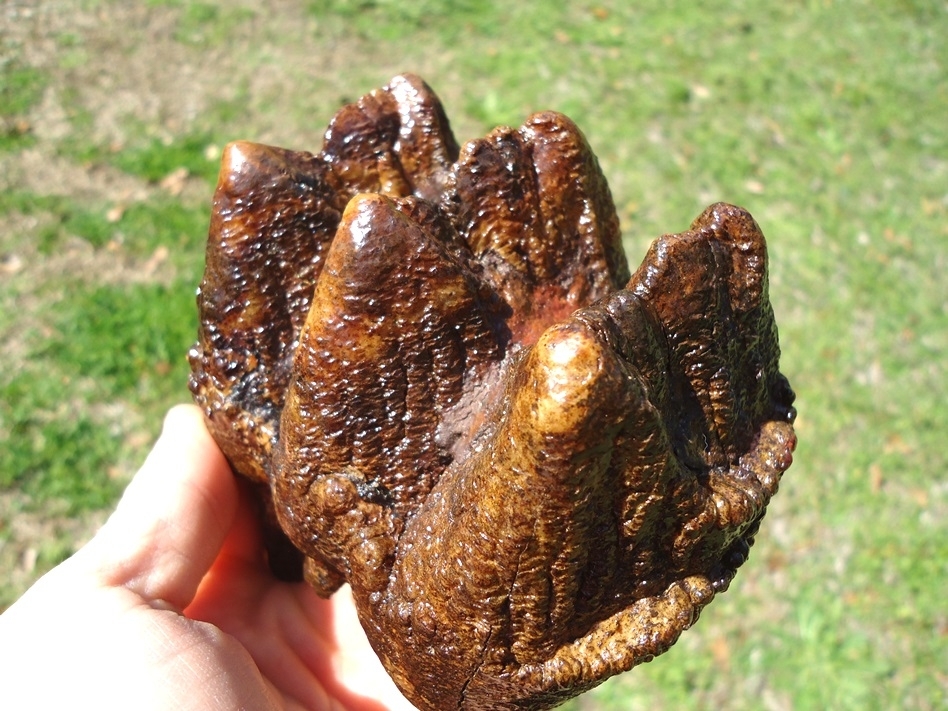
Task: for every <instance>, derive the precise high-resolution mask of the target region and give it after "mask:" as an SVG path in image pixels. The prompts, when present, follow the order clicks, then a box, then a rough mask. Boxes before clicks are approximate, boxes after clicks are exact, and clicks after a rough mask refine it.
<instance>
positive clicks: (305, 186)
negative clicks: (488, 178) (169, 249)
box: [190, 142, 343, 481]
mask: <svg viewBox="0 0 948 711" xmlns="http://www.w3.org/2000/svg"><path fill="white" fill-rule="evenodd" d="M326 172H327V171H326V167H325V165H324V164H323V162H322V161H321V160H319V159H318V158H316V157H314V156H313V155H311V154H309V153H296V152H293V151H287V150H284V149H281V148H273V147H271V146H264V145H259V144H254V143H248V142H239V143H232V144H230V145H228V146H227V147H226V148H225V149H224V153H223V157H222V160H221V171H220V177H219V180H218V185H217V190H216V192H215V195H214V207H213V213H212V216H211V225H210V230H209V235H208V246H207V256H206V267H205V273H204V280H203V282H202V284H201V288H200V291H199V295H198V306H199V311H200V319H201V323H200V333H199V342H198V345H197V346H195V348H194V349H192V352H191V353H190V359H191V365H192V371H193V373H194V375H192V379H191V388H192V390H193V391H194V394H195V399H196V401H197V402H198V404H199V405H201V406H202V407H203V408H204V409H205V412H206V414H207V415H208V420H209V425H210V428H211V430H212V432H213V434H214V435H215V437H216V438H217V440H218V442H219V443H220V444H221V448H222V449H223V450H224V453H225V454H226V455H227V457H228V458H229V459H230V461H231V464H232V465H233V466H234V468H235V469H236V470H237V471H240V472H241V473H243V474H245V475H247V476H250V477H251V478H253V479H256V480H258V481H266V475H267V472H268V470H269V457H270V444H271V441H272V439H273V438H274V437H275V434H276V431H277V420H278V418H279V411H280V409H281V408H282V406H283V393H284V390H285V388H286V383H287V380H288V377H289V360H290V358H291V355H292V353H291V348H290V347H289V346H290V344H291V343H292V342H293V341H294V340H295V339H296V333H297V332H298V331H299V327H300V325H301V324H302V321H303V319H304V318H305V315H306V312H307V311H308V309H309V304H310V299H311V296H312V289H313V285H314V284H315V282H316V276H317V275H318V273H319V270H320V268H321V266H322V260H323V257H324V255H325V252H326V250H327V248H328V245H329V242H330V241H331V240H332V237H333V235H334V234H335V231H336V226H337V225H338V222H339V218H340V215H341V211H342V207H343V205H342V204H340V199H339V197H338V196H337V194H336V192H335V191H334V190H333V188H332V187H331V186H330V185H329V183H328V182H327V181H326ZM261 235H266V236H267V237H266V239H261Z"/></svg>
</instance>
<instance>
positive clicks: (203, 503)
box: [77, 406, 238, 610]
mask: <svg viewBox="0 0 948 711" xmlns="http://www.w3.org/2000/svg"><path fill="white" fill-rule="evenodd" d="M237 502H238V489H237V483H236V481H235V479H234V477H233V475H232V473H231V470H230V467H229V466H228V464H227V461H226V460H225V459H224V456H223V455H222V454H221V452H220V450H219V449H218V447H217V445H216V444H215V443H214V440H213V439H212V438H211V436H210V435H209V434H208V432H207V430H206V429H205V427H204V421H203V418H202V416H201V413H200V411H199V410H198V409H197V408H196V407H194V406H178V407H175V408H174V409H172V410H171V411H170V412H169V413H168V415H167V417H166V418H165V423H164V428H163V430H162V433H161V436H160V437H159V439H158V441H157V442H156V443H155V447H154V449H152V451H151V453H150V454H149V455H148V458H147V459H146V460H145V463H144V465H142V468H141V469H140V470H139V472H138V474H136V475H135V478H134V479H133V480H132V483H131V484H129V486H128V488H127V490H126V492H125V494H124V496H123V497H122V500H121V501H120V502H119V505H118V508H117V509H116V511H115V513H114V514H113V515H112V516H111V518H110V519H109V520H108V522H107V523H106V524H105V526H104V527H103V528H102V530H101V531H100V532H99V533H98V534H97V535H96V537H95V538H94V539H93V540H92V541H91V542H90V544H89V546H87V547H86V548H85V549H83V551H82V556H81V560H82V561H84V564H85V565H87V566H89V567H90V568H91V569H92V570H93V572H94V573H95V574H96V575H98V576H99V577H100V580H101V581H102V583H103V584H104V585H106V586H119V585H122V586H125V587H127V588H129V589H130V590H132V591H133V592H135V593H136V594H138V595H139V596H141V597H142V598H143V599H144V600H146V601H147V602H149V603H151V604H153V605H156V606H159V607H170V608H172V609H175V610H182V609H183V608H184V607H186V606H187V605H188V603H189V602H190V601H191V599H192V598H193V597H194V593H195V591H196V589H197V586H198V584H199V583H200V581H201V579H202V578H203V576H204V574H205V573H206V572H207V570H208V569H209V568H210V566H211V564H212V563H213V561H214V559H215V558H216V557H217V554H218V552H219V550H220V548H221V545H222V544H223V542H224V539H225V537H226V535H227V533H228V531H229V530H230V528H231V523H232V521H233V519H234V515H235V512H236V509H237ZM79 557H80V556H77V558H79ZM77 562H78V561H77Z"/></svg>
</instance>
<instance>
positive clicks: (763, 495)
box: [190, 76, 795, 709]
mask: <svg viewBox="0 0 948 711" xmlns="http://www.w3.org/2000/svg"><path fill="white" fill-rule="evenodd" d="M766 275H767V256H766V247H765V244H764V239H763V236H762V235H761V233H760V230H759V227H758V226H757V224H756V223H755V222H754V220H753V219H752V218H751V217H750V215H748V214H747V213H746V212H745V211H743V210H741V209H739V208H735V207H733V206H728V205H723V204H718V205H713V206H711V207H710V208H708V210H706V211H705V212H704V213H703V214H702V215H701V216H700V217H699V218H698V219H697V220H696V221H695V222H694V224H693V225H692V227H691V229H690V230H689V231H687V232H684V233H682V234H680V235H666V236H664V237H662V238H660V239H659V240H657V241H656V242H655V244H654V245H653V246H652V248H651V249H650V250H649V253H648V255H647V256H646V259H645V261H644V262H643V264H642V266H641V267H640V268H639V269H638V271H637V272H636V273H635V274H634V275H633V276H632V277H631V280H629V272H628V267H627V264H626V261H625V257H624V255H623V253H622V248H621V241H620V235H619V229H618V220H617V218H616V215H615V209H614V207H613V204H612V200H611V196H610V194H609V190H608V187H607V185H606V182H605V179H604V178H603V176H602V173H601V171H600V170H599V166H598V163H597V161H596V159H595V156H594V155H593V153H592V151H591V150H590V148H589V146H588V144H587V143H586V141H585V139H584V138H583V136H582V134H581V133H580V131H579V130H578V129H577V128H576V126H575V125H574V124H573V123H572V122H570V121H569V120H568V119H566V118H565V117H563V116H561V115H559V114H556V113H552V112H547V113H542V114H537V115H535V116H533V117H531V118H530V119H528V120H527V122H526V123H525V124H524V125H523V126H521V127H520V128H519V129H516V130H514V129H509V128H501V129H497V130H495V131H493V132H492V133H491V134H489V135H488V136H487V137H485V138H483V139H479V140H476V141H472V142H470V143H468V144H466V145H465V146H464V147H462V148H461V149H460V150H458V149H457V146H456V144H455V142H454V139H453V138H452V137H451V136H450V129H449V128H448V125H447V119H446V118H445V116H444V112H443V110H442V109H441V106H440V103H438V101H437V99H436V98H435V97H434V95H433V93H432V92H431V91H430V89H428V88H427V86H425V85H424V83H423V82H422V81H421V80H420V79H417V78H416V77H410V76H409V77H399V78H396V79H395V80H393V81H392V83H391V84H390V85H389V86H388V87H385V88H383V89H382V90H379V91H377V92H373V93H371V94H369V95H367V96H366V97H363V99H361V100H360V101H359V102H357V103H356V104H354V105H352V106H349V107H346V108H344V109H343V110H341V111H340V113H339V114H337V116H336V118H335V119H334V120H333V122H332V124H331V126H330V130H329V131H328V132H327V136H326V142H325V145H324V148H323V150H322V152H321V153H320V154H319V155H318V156H311V155H309V154H303V153H292V152H288V151H281V150H280V149H273V148H268V147H262V146H254V145H253V144H235V145H234V146H232V147H230V148H228V150H227V151H225V157H224V162H223V170H222V174H221V180H220V183H219V186H218V192H217V196H216V198H215V214H214V217H213V218H212V224H211V231H210V237H209V245H208V265H207V271H206V274H205V281H204V283H203V284H202V289H201V293H200V296H199V306H200V309H201V333H200V340H199V343H198V344H197V346H196V347H195V348H194V349H193V350H192V352H191V354H190V357H191V363H192V370H193V375H192V381H191V382H192V389H193V390H194V392H195V399H196V401H197V402H198V403H199V404H201V405H202V406H203V407H204V411H205V414H206V416H207V418H208V422H209V426H210V428H211V431H212V433H213V434H214V435H215V437H216V438H217V439H218V441H219V442H220V444H221V446H222V449H223V450H224V452H225V454H226V455H227V456H228V457H229V459H230V460H231V462H232V464H233V465H234V467H235V469H236V470H237V471H238V472H240V473H242V474H245V475H247V476H249V477H251V478H252V479H254V480H255V481H257V482H258V486H259V487H260V489H261V497H262V500H263V502H264V511H265V513H266V515H267V517H268V520H269V521H270V523H271V525H272V526H273V530H274V531H275V530H276V528H275V527H276V525H277V522H278V523H279V525H280V526H281V527H282V530H283V531H285V533H286V534H287V535H288V536H289V539H290V540H291V541H292V543H293V545H294V546H295V548H294V549H290V548H284V549H283V552H282V553H281V552H280V546H279V545H274V546H273V547H272V548H271V556H272V559H271V560H272V561H273V560H274V559H281V560H282V561H283V562H278V563H277V566H276V567H278V568H281V569H282V570H283V572H284V573H287V572H290V573H292V570H291V569H292V568H293V567H294V566H295V565H297V564H298V561H296V560H295V559H293V555H292V553H293V552H294V551H298V553H297V555H301V556H302V557H303V559H304V568H305V575H306V578H307V580H308V581H309V582H310V583H311V584H312V585H313V586H314V587H315V588H316V590H317V591H318V592H319V593H320V594H322V595H329V594H331V593H332V592H333V591H334V590H335V589H336V588H337V587H338V586H339V585H340V584H342V583H343V582H349V583H350V584H351V585H352V588H353V592H354V595H355V598H356V602H357V607H358V611H359V616H360V619H361V621H362V623H363V626H364V627H365V629H366V632H367V634H368V636H369V639H370V641H371V642H372V644H373V646H374V648H375V649H376V651H377V652H378V653H379V655H380V657H381V659H382V661H383V663H384V664H385V666H386V668H387V669H388V671H389V672H390V674H391V675H392V676H393V678H394V679H395V680H396V682H397V683H398V685H399V687H400V688H401V689H402V690H403V691H404V692H405V694H406V695H407V696H408V698H409V699H411V700H412V701H413V702H414V703H415V704H416V705H418V706H419V707H420V708H422V709H445V708H465V709H488V708H490V709H497V708H533V709H540V708H548V707H550V706H552V705H555V704H556V703H558V702H560V701H562V700H563V699H565V698H568V697H569V696H573V695H575V694H577V693H580V692H581V691H583V690H585V689H588V688H590V687H592V686H595V685H596V684H598V683H600V682H601V681H602V680H604V679H605V678H607V677H608V676H610V675H612V674H615V673H618V672H620V671H623V670H626V669H628V668H630V667H632V666H634V665H635V664H637V663H640V662H642V661H647V660H648V659H650V658H651V657H652V656H654V655H655V654H659V653H661V652H662V651H664V650H665V649H667V648H668V646H670V645H671V644H673V643H674V641H675V640H676V639H677V637H678V635H679V634H680V632H681V631H682V630H683V629H686V628H687V627H688V626H690V625H691V624H692V623H693V622H694V620H695V619H696V618H697V615H698V613H699V612H700V610H701V608H702V607H703V606H704V605H705V604H707V603H708V602H709V601H710V599H711V598H712V597H713V596H714V594H716V592H719V591H721V590H723V589H725V588H726V587H727V585H728V583H729V582H730V579H731V577H732V576H733V575H734V571H735V570H736V568H737V567H738V566H740V565H741V564H742V563H743V561H744V560H745V558H746V556H747V552H748V549H749V546H750V545H751V543H752V542H753V537H754V535H755V533H756V531H757V527H758V526H759V523H760V520H761V518H762V516H763V514H764V510H765V507H766V505H767V503H768V501H769V499H770V497H771V496H772V495H773V493H774V492H775V491H776V488H777V484H778V482H779V479H780V476H781V474H782V472H783V471H784V470H785V469H786V468H787V466H789V464H790V461H791V453H792V450H793V448H794V445H795V438H794V434H793V429H792V420H793V415H794V411H793V408H792V400H793V394H792V392H791V390H790V388H789V386H788V385H787V383H786V380H785V379H784V378H783V376H782V375H781V374H780V373H779V370H778V359H779V347H778V342H777V333H776V327H775V325H774V321H773V314H772V312H771V309H770V304H769V300H768V295H767V278H766ZM626 282H627V283H626ZM271 495H272V499H271ZM287 551H290V554H287ZM284 558H285V560H283V559H284ZM288 569H290V570H288Z"/></svg>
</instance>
